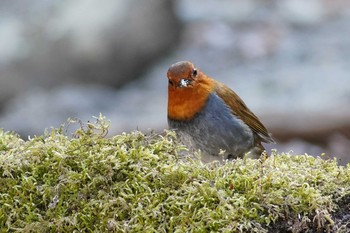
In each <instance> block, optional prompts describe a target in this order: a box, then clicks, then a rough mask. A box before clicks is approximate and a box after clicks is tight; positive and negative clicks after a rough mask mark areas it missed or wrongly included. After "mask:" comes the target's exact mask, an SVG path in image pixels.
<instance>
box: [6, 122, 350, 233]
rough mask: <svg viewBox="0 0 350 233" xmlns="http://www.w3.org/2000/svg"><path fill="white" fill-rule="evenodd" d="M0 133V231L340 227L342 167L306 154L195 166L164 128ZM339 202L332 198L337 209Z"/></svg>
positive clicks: (349, 175) (344, 192)
mask: <svg viewBox="0 0 350 233" xmlns="http://www.w3.org/2000/svg"><path fill="white" fill-rule="evenodd" d="M106 130H107V125H106V123H105V121H104V119H103V118H102V119H99V120H98V122H97V123H96V124H88V125H87V127H82V128H80V129H79V130H78V131H77V132H76V133H75V135H74V137H68V136H67V135H65V134H66V133H63V130H62V128H61V129H58V130H52V131H51V132H49V133H46V134H45V135H43V136H40V137H35V138H33V139H29V140H27V141H23V140H21V139H20V138H19V137H18V136H17V135H16V134H13V133H9V132H4V131H0V232H17V231H20V232H74V231H76V232H78V231H83V232H142V231H143V232H210V231H213V232H217V231H219V232H287V231H291V232H316V231H319V232H323V231H325V232H326V231H329V232H346V231H347V230H348V231H349V229H350V226H349V225H350V217H349V219H347V218H346V213H349V205H350V204H349V199H350V195H349V193H350V166H347V167H342V166H338V165H337V162H336V161H335V160H323V159H321V158H314V157H311V156H308V155H300V156H291V155H288V154H281V155H278V154H277V153H274V154H273V155H271V156H270V157H268V158H262V159H260V160H252V159H248V158H247V159H238V160H234V161H228V162H226V163H224V164H219V163H215V162H214V163H210V164H203V163H201V162H200V161H199V160H198V159H195V158H194V159H191V158H190V157H183V156H180V155H179V152H180V151H181V150H183V149H184V148H183V147H182V146H181V145H179V144H177V143H176V140H175V136H174V133H173V132H167V133H166V135H163V136H161V135H157V134H150V135H145V134H143V133H141V132H133V133H130V134H122V135H117V136H114V137H112V138H105V137H104V134H105V132H106ZM338 204H341V206H339V205H338Z"/></svg>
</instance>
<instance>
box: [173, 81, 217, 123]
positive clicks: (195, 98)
mask: <svg viewBox="0 0 350 233" xmlns="http://www.w3.org/2000/svg"><path fill="white" fill-rule="evenodd" d="M214 85H215V81H214V80H213V79H210V78H208V77H205V78H199V79H198V80H196V81H195V82H194V83H193V84H192V85H190V86H188V87H185V88H178V87H172V86H169V88H168V117H169V118H170V119H172V120H179V121H180V120H183V121H187V120H191V119H193V117H194V116H195V115H196V113H198V112H200V111H201V110H202V109H203V107H204V106H205V104H206V102H207V100H208V97H209V95H210V93H211V92H212V91H213V89H214Z"/></svg>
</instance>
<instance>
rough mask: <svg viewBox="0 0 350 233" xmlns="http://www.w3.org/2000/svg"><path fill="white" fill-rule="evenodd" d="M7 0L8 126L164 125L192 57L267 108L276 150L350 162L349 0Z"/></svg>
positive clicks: (4, 121) (4, 74)
mask: <svg viewBox="0 0 350 233" xmlns="http://www.w3.org/2000/svg"><path fill="white" fill-rule="evenodd" d="M1 4H2V5H3V6H4V7H0V9H2V10H1V13H2V14H1V15H2V16H1V17H2V21H3V22H5V23H3V24H1V25H0V35H1V36H0V42H1V43H0V46H1V48H0V49H1V51H2V52H1V53H0V82H1V85H0V103H2V104H1V107H0V109H1V115H0V127H3V128H5V129H7V130H14V131H17V132H19V133H21V135H23V136H25V135H32V134H41V133H42V131H43V129H44V128H47V127H50V126H55V127H56V126H59V125H60V124H61V123H62V122H65V120H66V119H67V118H68V117H78V118H80V119H82V120H83V121H87V120H91V116H93V115H95V116H96V115H98V114H99V113H100V112H101V113H103V114H104V115H105V116H107V118H109V119H110V120H111V123H112V124H111V132H110V133H111V134H115V133H118V132H122V131H130V130H134V129H141V130H148V129H155V130H157V131H161V130H162V129H164V128H166V102H167V95H166V93H167V80H166V71H167V68H168V67H169V65H170V64H172V63H174V62H176V61H178V60H191V61H193V62H194V63H195V64H196V65H197V66H198V67H199V68H201V69H202V70H203V71H205V72H206V73H207V74H209V75H210V76H212V77H214V78H216V79H218V80H220V81H222V82H225V83H227V84H228V85H229V86H230V87H232V89H234V90H235V91H236V92H237V93H238V94H239V95H240V96H241V97H242V98H243V99H244V100H245V102H246V103H247V105H248V106H249V107H250V108H251V109H252V110H253V111H254V112H255V113H256V114H257V115H258V116H260V117H261V119H262V121H263V122H264V123H265V124H266V125H267V126H268V128H269V129H270V131H271V132H272V133H273V135H274V136H275V138H276V139H277V141H278V144H277V145H270V146H268V148H269V149H271V148H276V147H277V148H278V150H282V151H289V150H293V151H294V152H295V153H308V154H314V155H319V154H321V153H322V152H326V153H327V154H329V156H336V157H339V158H341V163H343V164H344V163H346V162H349V161H350V156H349V154H350V120H349V119H350V108H349V105H350V104H349V103H350V76H349V73H350V62H349V61H350V27H349V22H350V21H349V20H350V7H349V6H350V4H349V3H348V1H346V0H336V1H329V0H310V1H303V0H283V1H277V0H267V1H258V0H249V1H243V0H235V1H228V0H223V1H220V6H218V2H217V1H210V0H205V1H201V3H200V4H198V2H197V1H195V0H189V1H185V0H178V1H164V2H163V1H162V3H160V2H158V1H154V0H148V4H145V6H147V7H140V6H139V4H138V3H137V1H122V0H120V1H106V2H104V3H103V4H101V3H97V2H96V3H94V2H93V1H90V2H89V3H87V2H84V1H76V2H75V3H74V4H73V3H71V2H69V1H62V2H61V3H56V2H55V1H37V3H36V4H33V6H31V7H30V8H28V9H27V8H24V6H23V4H20V2H19V1H3V2H2V3H1ZM72 4H73V5H72ZM5 6H6V8H5ZM5 9H6V10H5ZM96 9H100V11H96ZM19 13H21V14H19ZM18 15H21V16H18ZM135 17H136V18H135Z"/></svg>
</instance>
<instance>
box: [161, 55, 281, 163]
mask: <svg viewBox="0 0 350 233" xmlns="http://www.w3.org/2000/svg"><path fill="white" fill-rule="evenodd" d="M167 76H168V81H169V84H168V125H169V128H170V129H174V130H175V131H176V133H177V136H178V137H179V139H180V140H181V141H182V143H184V144H185V145H186V146H187V147H188V148H189V149H190V150H198V149H199V150H201V153H202V156H203V157H202V159H203V160H204V161H211V160H215V159H219V157H218V155H219V153H220V152H221V153H220V154H222V152H223V151H224V153H223V155H224V158H225V159H235V158H238V157H243V156H244V155H245V154H246V153H247V152H251V157H253V158H258V157H260V155H261V153H262V152H263V151H264V150H265V149H264V147H263V145H262V144H261V143H262V142H264V143H274V140H273V139H272V137H271V134H270V133H269V132H268V131H267V129H266V127H265V126H264V125H263V124H262V123H261V122H260V120H259V119H258V118H257V116H255V115H254V113H252V112H251V111H250V110H249V108H248V107H247V105H246V104H245V103H244V102H243V100H242V99H241V98H240V97H239V96H238V95H237V94H236V93H235V92H234V91H233V90H231V89H230V88H229V87H227V86H226V85H225V84H223V83H221V82H218V81H216V80H214V79H212V78H210V77H208V76H207V75H206V74H204V73H203V72H202V71H200V70H199V69H197V68H196V67H195V66H194V65H193V64H192V63H191V62H189V61H180V62H177V63H175V64H173V65H171V66H170V68H169V70H168V73H167ZM215 156H216V157H215Z"/></svg>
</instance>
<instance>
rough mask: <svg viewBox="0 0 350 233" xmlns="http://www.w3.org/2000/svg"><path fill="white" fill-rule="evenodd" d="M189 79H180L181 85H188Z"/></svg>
mask: <svg viewBox="0 0 350 233" xmlns="http://www.w3.org/2000/svg"><path fill="white" fill-rule="evenodd" d="M187 84H188V81H187V80H186V79H181V80H180V86H181V87H187Z"/></svg>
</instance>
